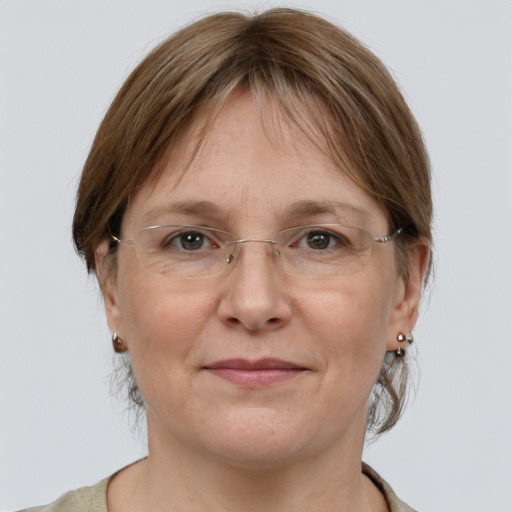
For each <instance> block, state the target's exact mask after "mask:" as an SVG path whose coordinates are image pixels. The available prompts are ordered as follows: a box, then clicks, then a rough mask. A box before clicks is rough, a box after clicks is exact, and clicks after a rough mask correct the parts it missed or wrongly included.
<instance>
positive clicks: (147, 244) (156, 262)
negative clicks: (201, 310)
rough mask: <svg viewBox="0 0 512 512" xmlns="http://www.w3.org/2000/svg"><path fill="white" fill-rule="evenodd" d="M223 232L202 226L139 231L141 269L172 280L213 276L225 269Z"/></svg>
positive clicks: (138, 252)
mask: <svg viewBox="0 0 512 512" xmlns="http://www.w3.org/2000/svg"><path fill="white" fill-rule="evenodd" d="M228 239H229V237H228V234H227V233H224V232H223V231H220V230H216V229H212V228H204V227H199V226H151V227H148V228H145V229H143V230H142V231H140V232H139V233H138V235H137V237H136V240H135V245H136V252H137V257H138V259H139V261H140V263H141V265H142V266H144V267H145V268H147V269H148V270H150V271H151V272H154V273H157V274H162V275H166V276H168V277H171V278H194V277H205V276H211V275H214V274H217V273H219V272H221V271H222V270H223V269H224V266H225V265H226V263H225V260H226V255H225V253H226V249H225V243H226V241H228Z"/></svg>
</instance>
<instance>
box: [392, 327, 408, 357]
mask: <svg viewBox="0 0 512 512" xmlns="http://www.w3.org/2000/svg"><path fill="white" fill-rule="evenodd" d="M406 340H407V337H406V336H405V334H404V333H403V332H399V333H398V334H397V336H396V341H398V343H403V342H404V341H406ZM404 356H405V349H403V348H402V347H398V348H397V349H396V350H395V357H397V358H399V359H400V358H402V357H404Z"/></svg>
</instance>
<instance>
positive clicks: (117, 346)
mask: <svg viewBox="0 0 512 512" xmlns="http://www.w3.org/2000/svg"><path fill="white" fill-rule="evenodd" d="M112 345H113V347H114V352H117V353H118V354H119V353H121V352H126V351H127V350H128V349H127V348H126V347H125V346H124V343H123V340H122V339H121V338H120V337H119V336H118V335H117V332H114V334H112Z"/></svg>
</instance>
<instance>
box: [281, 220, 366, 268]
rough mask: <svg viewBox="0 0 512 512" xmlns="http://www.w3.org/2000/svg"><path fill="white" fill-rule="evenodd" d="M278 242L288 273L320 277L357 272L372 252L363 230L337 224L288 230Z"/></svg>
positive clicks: (284, 266) (283, 263) (283, 232)
mask: <svg viewBox="0 0 512 512" xmlns="http://www.w3.org/2000/svg"><path fill="white" fill-rule="evenodd" d="M279 242H280V245H281V246H282V252H281V254H280V258H281V260H282V265H283V269H284V270H285V271H286V272H287V273H289V274H296V275H311V276H319V277H330V276H337V275H347V274H353V273H355V272H358V271H359V270H361V269H363V268H364V267H365V265H366V264H367V263H368V261H369V259H370V256H371V249H372V236H371V235H370V233H369V232H368V231H367V230H366V229H364V228H360V227H350V226H342V225H339V224H331V225H327V224H325V225H318V226H305V227H299V228H292V229H287V230H285V231H282V232H281V240H279Z"/></svg>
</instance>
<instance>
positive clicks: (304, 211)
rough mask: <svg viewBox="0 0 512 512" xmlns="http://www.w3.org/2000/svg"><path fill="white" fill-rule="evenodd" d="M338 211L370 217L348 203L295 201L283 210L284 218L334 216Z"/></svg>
mask: <svg viewBox="0 0 512 512" xmlns="http://www.w3.org/2000/svg"><path fill="white" fill-rule="evenodd" d="M340 209H342V210H348V211H349V212H350V213H355V214H357V215H361V216H363V217H365V218H369V217H370V215H369V213H368V212H367V211H366V210H364V209H363V208H360V207H358V206H355V205H353V204H350V203H344V202H342V201H311V200H303V201H297V202H296V203H293V204H291V205H290V206H289V207H288V208H286V210H285V217H286V218H294V217H307V216H310V215H321V214H324V213H331V214H333V215H336V214H337V213H338V212H339V210H340Z"/></svg>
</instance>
